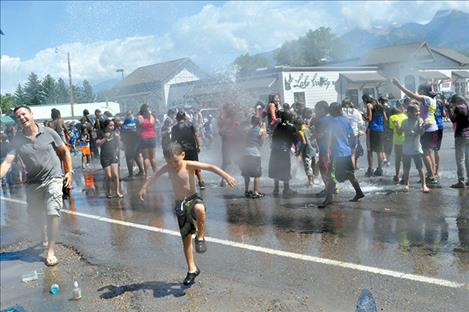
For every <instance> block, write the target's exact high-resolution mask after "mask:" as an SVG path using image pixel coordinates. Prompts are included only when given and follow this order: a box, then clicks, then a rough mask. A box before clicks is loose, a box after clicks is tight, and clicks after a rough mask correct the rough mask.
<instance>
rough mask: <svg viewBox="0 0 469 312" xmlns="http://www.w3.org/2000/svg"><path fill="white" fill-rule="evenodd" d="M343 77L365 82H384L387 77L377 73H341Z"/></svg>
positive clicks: (351, 80)
mask: <svg viewBox="0 0 469 312" xmlns="http://www.w3.org/2000/svg"><path fill="white" fill-rule="evenodd" d="M340 76H343V77H344V78H345V79H347V80H349V81H350V82H357V83H367V82H384V81H386V80H387V79H386V78H385V77H383V76H381V75H380V74H378V73H345V74H344V73H341V74H340Z"/></svg>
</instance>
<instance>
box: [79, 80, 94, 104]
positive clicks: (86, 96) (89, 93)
mask: <svg viewBox="0 0 469 312" xmlns="http://www.w3.org/2000/svg"><path fill="white" fill-rule="evenodd" d="M82 92H83V101H84V103H90V102H93V100H94V95H93V87H92V86H91V84H90V83H89V82H88V80H83V88H82Z"/></svg>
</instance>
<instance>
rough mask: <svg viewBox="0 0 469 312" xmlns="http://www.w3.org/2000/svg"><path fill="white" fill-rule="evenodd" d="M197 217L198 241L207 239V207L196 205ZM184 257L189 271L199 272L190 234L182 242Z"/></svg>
mask: <svg viewBox="0 0 469 312" xmlns="http://www.w3.org/2000/svg"><path fill="white" fill-rule="evenodd" d="M194 211H195V216H196V219H197V234H196V237H197V239H198V240H203V239H204V238H205V207H204V205H203V204H196V205H195V206H194ZM182 243H183V249H184V256H185V257H186V263H187V271H188V272H190V273H193V272H195V271H196V270H197V266H196V265H195V261H194V249H193V246H192V235H190V234H188V235H187V236H186V237H184V238H183V240H182Z"/></svg>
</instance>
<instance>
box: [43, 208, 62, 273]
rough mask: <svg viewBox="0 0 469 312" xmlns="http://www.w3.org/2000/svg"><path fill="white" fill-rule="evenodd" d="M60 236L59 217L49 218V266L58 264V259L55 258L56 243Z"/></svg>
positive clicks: (47, 260)
mask: <svg viewBox="0 0 469 312" xmlns="http://www.w3.org/2000/svg"><path fill="white" fill-rule="evenodd" d="M58 234H59V217H58V216H47V236H48V240H49V241H48V242H49V243H48V245H47V258H46V263H47V264H48V265H54V264H56V263H57V258H56V257H55V241H56V239H57V236H58Z"/></svg>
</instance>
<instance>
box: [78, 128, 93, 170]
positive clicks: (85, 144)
mask: <svg viewBox="0 0 469 312" xmlns="http://www.w3.org/2000/svg"><path fill="white" fill-rule="evenodd" d="M90 141H91V136H90V134H89V133H88V130H87V129H86V128H83V129H82V130H81V133H80V137H79V138H78V145H79V146H80V149H81V167H82V168H85V158H86V165H87V166H89V165H90V159H91V149H90Z"/></svg>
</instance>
